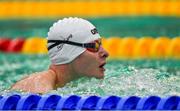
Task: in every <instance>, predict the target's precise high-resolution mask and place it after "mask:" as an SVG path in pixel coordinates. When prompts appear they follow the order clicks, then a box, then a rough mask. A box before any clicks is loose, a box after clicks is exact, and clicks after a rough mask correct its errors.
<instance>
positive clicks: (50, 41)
mask: <svg viewBox="0 0 180 111" xmlns="http://www.w3.org/2000/svg"><path fill="white" fill-rule="evenodd" d="M54 42H55V43H54ZM48 43H54V44H52V45H51V46H49V47H48V50H50V49H52V48H53V47H55V46H57V45H59V44H62V43H64V44H70V45H75V46H79V47H84V48H95V43H85V44H82V43H76V42H71V41H62V40H48Z"/></svg>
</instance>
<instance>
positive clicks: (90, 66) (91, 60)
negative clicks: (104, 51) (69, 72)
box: [75, 53, 98, 76]
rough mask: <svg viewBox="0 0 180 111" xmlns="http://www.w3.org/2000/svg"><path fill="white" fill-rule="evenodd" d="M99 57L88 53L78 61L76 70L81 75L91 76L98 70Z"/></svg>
mask: <svg viewBox="0 0 180 111" xmlns="http://www.w3.org/2000/svg"><path fill="white" fill-rule="evenodd" d="M96 56H97V55H95V54H91V53H86V54H84V55H82V56H80V57H79V58H78V59H77V63H76V66H75V67H76V69H77V72H78V73H79V74H81V75H86V76H91V75H92V74H93V73H95V72H94V71H95V70H96V69H97V66H98V62H97V57H96Z"/></svg>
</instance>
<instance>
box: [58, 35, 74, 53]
mask: <svg viewBox="0 0 180 111" xmlns="http://www.w3.org/2000/svg"><path fill="white" fill-rule="evenodd" d="M70 38H72V34H70V35H69V36H68V37H67V39H65V38H64V41H69V39H70ZM63 46H64V44H60V45H58V46H57V49H58V50H57V52H58V51H60V50H61V49H62V48H63Z"/></svg>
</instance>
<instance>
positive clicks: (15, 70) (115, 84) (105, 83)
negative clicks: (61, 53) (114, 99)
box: [0, 54, 180, 96]
mask: <svg viewBox="0 0 180 111" xmlns="http://www.w3.org/2000/svg"><path fill="white" fill-rule="evenodd" d="M49 63H50V61H49V59H48V56H47V55H19V54H6V55H5V54H0V92H1V94H4V93H14V92H15V91H9V90H8V88H9V87H10V86H11V85H12V84H13V83H15V82H16V81H18V80H20V79H21V78H22V77H24V76H25V75H29V74H31V73H33V72H38V71H43V70H45V69H47V68H48V65H49ZM20 93H23V92H20ZM49 93H56V94H60V95H69V94H78V95H101V96H102V95H119V96H129V95H138V96H148V95H159V96H168V95H180V60H108V64H107V65H106V76H105V78H104V79H103V80H99V79H95V78H80V79H78V80H75V81H72V82H70V83H68V84H66V85H65V86H64V87H63V88H58V89H57V90H53V91H51V92H49Z"/></svg>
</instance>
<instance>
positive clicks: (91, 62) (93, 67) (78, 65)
mask: <svg viewBox="0 0 180 111" xmlns="http://www.w3.org/2000/svg"><path fill="white" fill-rule="evenodd" d="M99 42H100V40H99ZM108 56H109V54H108V52H107V51H106V50H105V49H104V48H103V47H102V46H100V48H99V50H98V51H97V52H92V51H90V50H86V51H85V52H83V53H82V54H81V55H80V56H79V57H78V58H76V59H75V60H74V61H73V63H72V65H73V68H74V71H75V72H76V74H79V75H80V76H88V77H95V78H98V79H101V78H103V77H104V72H105V68H104V66H105V64H106V58H107V57H108Z"/></svg>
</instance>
